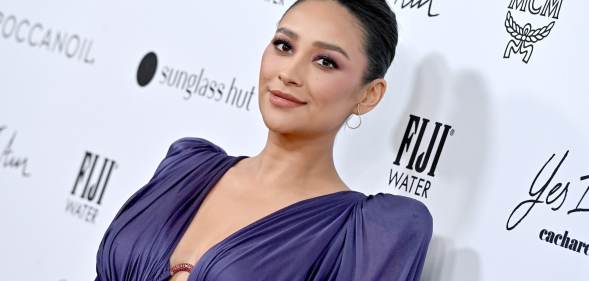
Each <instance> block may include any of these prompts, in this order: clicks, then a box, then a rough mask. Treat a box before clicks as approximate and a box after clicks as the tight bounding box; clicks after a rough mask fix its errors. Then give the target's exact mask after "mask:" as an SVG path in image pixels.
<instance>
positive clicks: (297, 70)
mask: <svg viewBox="0 0 589 281" xmlns="http://www.w3.org/2000/svg"><path fill="white" fill-rule="evenodd" d="M302 67H303V65H302V59H300V58H299V59H297V58H294V57H293V58H291V59H290V61H289V63H288V64H287V65H285V67H284V68H283V69H282V70H281V71H280V72H279V73H278V79H279V80H280V81H282V83H284V84H286V85H289V84H290V85H294V86H301V85H302V84H303V82H302V79H301V77H302V76H301V70H302Z"/></svg>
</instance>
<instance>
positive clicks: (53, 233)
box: [0, 0, 589, 281]
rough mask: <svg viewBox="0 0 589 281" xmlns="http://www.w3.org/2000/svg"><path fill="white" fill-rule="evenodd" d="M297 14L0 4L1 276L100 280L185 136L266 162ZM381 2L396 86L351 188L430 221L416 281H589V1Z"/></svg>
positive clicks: (342, 142)
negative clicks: (389, 197) (284, 20)
mask: <svg viewBox="0 0 589 281" xmlns="http://www.w3.org/2000/svg"><path fill="white" fill-rule="evenodd" d="M291 3H292V1H290V0H285V1H272V0H250V1H245V0H238V1H235V0H234V1H210V0H209V1H205V0H196V1H167V2H163V1H122V2H121V1H118V2H115V1H109V2H105V1H83V2H80V1H64V0H57V1H51V2H41V1H31V0H21V1H14V0H13V1H3V2H2V3H1V4H0V65H1V67H0V82H1V83H0V106H1V109H0V222H1V223H2V232H1V234H0V263H1V264H3V266H2V268H3V273H2V276H3V277H2V280H54V281H57V280H63V281H65V280H67V281H77V280H93V278H94V276H95V259H96V251H97V247H98V244H99V242H100V239H101V238H102V235H103V234H104V231H105V229H106V227H107V226H108V224H109V222H110V221H111V220H112V218H113V216H114V215H115V213H116V211H117V210H118V209H119V208H120V206H121V205H122V204H123V202H124V201H125V200H126V199H127V198H128V197H129V196H130V195H131V194H132V193H133V192H134V191H136V190H137V189H138V188H140V187H141V186H142V185H144V184H145V183H146V182H147V180H148V179H149V178H150V177H151V175H152V174H153V172H154V171H155V167H156V166H157V164H158V163H159V161H161V159H162V158H163V156H164V155H165V153H166V151H167V149H168V147H169V145H170V144H171V143H172V142H173V141H174V140H176V139H179V138H181V137H185V136H195V137H204V138H207V139H209V140H211V141H213V142H214V143H216V144H218V145H219V146H221V147H223V148H224V149H225V150H226V151H227V152H228V153H229V154H230V155H253V154H256V153H257V152H258V151H259V150H260V149H261V148H262V146H263V144H264V142H265V138H266V132H267V128H266V127H265V126H264V123H263V122H262V119H261V116H260V112H259V109H258V101H257V90H258V89H257V86H258V71H259V64H260V59H261V55H262V51H263V49H264V48H265V46H266V45H267V44H268V43H269V41H270V39H271V37H272V34H273V32H274V28H275V25H276V22H277V20H278V19H279V17H280V16H281V15H282V13H283V12H284V11H285V10H286V8H287V7H288V5H290V4H291ZM389 3H390V4H391V6H392V7H393V8H394V10H395V12H396V13H397V16H398V21H399V33H400V41H399V45H398V49H397V56H396V58H395V61H394V63H393V65H392V67H391V69H390V71H389V73H388V75H387V80H388V82H389V89H388V91H387V93H386V96H385V98H384V99H383V101H382V103H381V104H380V105H379V106H378V108H376V109H375V110H374V111H372V112H370V113H369V114H366V115H363V120H362V126H361V127H360V128H359V129H356V130H350V129H347V128H345V129H342V131H341V132H340V134H339V135H338V138H337V140H336V146H335V150H336V151H335V157H336V159H335V160H336V165H337V168H338V171H339V172H340V174H341V175H342V176H343V177H344V180H345V181H346V182H347V183H348V184H349V185H350V186H351V187H352V188H354V189H355V190H358V191H362V192H364V193H366V194H373V193H377V192H388V193H394V194H399V195H403V196H410V197H413V198H416V199H419V200H421V201H422V202H424V203H425V204H426V205H427V206H428V207H429V208H430V211H431V212H432V215H433V217H434V237H433V239H432V243H431V245H430V251H429V253H428V258H427V262H426V266H425V269H424V273H423V276H422V277H423V278H422V280H443V281H447V280H457V281H495V280H587V278H588V277H587V270H588V269H589V262H588V261H589V257H588V256H587V252H586V251H589V250H586V249H587V248H589V246H585V245H586V244H589V224H588V222H589V210H588V209H589V194H587V196H585V194H586V191H587V189H588V188H589V179H587V178H586V176H587V175H589V162H588V160H587V159H589V157H588V156H589V150H588V145H589V143H588V140H589V123H587V120H588V114H587V109H589V98H588V94H589V91H588V86H587V78H586V76H587V65H589V60H588V57H589V56H588V54H587V50H589V40H588V39H587V38H586V36H585V35H584V34H586V33H587V32H586V30H585V28H587V26H588V25H587V23H588V20H587V17H586V15H585V13H586V11H588V10H589V4H587V2H586V1H564V0H562V1H561V0H535V1H534V0H500V1H443V0H429V1H428V0H413V1H409V0H398V1H390V2H389ZM527 24H530V28H531V29H532V30H530V31H528V29H527V26H526V25H527ZM506 25H507V27H506ZM518 26H519V27H518ZM534 30H535V31H534ZM510 32H512V33H513V36H512V34H510ZM518 33H519V35H518ZM526 40H527V41H528V42H525V43H521V42H522V41H526ZM518 46H521V49H518V48H519V47H518ZM530 46H531V47H530ZM508 47H513V49H511V50H510V48H508ZM506 49H507V51H508V52H507V55H508V56H509V57H507V58H506V56H507V55H506ZM532 49H533V50H532ZM519 50H522V51H525V50H528V52H530V51H531V53H528V55H526V54H524V53H519ZM150 78H151V79H150ZM221 85H222V86H221ZM207 88H208V89H207ZM410 116H413V117H410ZM426 120H427V121H426ZM426 122H427V123H426ZM436 123H437V126H438V127H439V131H438V134H437V135H436V137H434V129H435V127H436ZM422 128H424V129H423V135H422V137H421V138H419V134H420V132H421V129H422ZM406 132H407V133H408V134H406ZM443 133H445V137H444V136H442V135H443ZM442 139H444V142H443V145H441V143H442ZM419 140H421V141H419ZM430 143H431V144H432V146H431V148H432V152H431V155H430V157H429V159H428V160H429V161H422V160H423V159H422V158H423V156H425V154H426V153H425V152H427V150H428V146H429V145H430ZM400 148H402V149H403V150H402V153H401V155H399V150H400ZM413 151H415V152H416V154H415V156H416V157H415V159H413V160H414V161H411V158H412V157H411V156H412V153H413ZM421 153H424V154H423V156H422V157H419V156H420V154H421ZM553 155H554V156H553ZM551 156H553V157H552V158H551ZM397 158H399V162H396V160H397ZM435 158H437V160H434V159H435ZM561 160H562V161H561ZM410 162H414V163H413V165H409V167H408V164H409V163H410ZM434 162H435V163H436V165H435V168H432V166H434ZM93 163H94V165H93ZM559 163H561V164H560V165H559ZM543 166H545V167H544V168H543ZM430 171H432V173H431V174H429V172H430ZM432 174H433V176H432ZM587 193H589V192H587ZM518 206H519V207H518ZM565 233H566V236H567V238H568V240H566V238H564V237H563V235H565ZM565 240H566V244H565ZM581 243H582V244H581ZM569 248H570V249H569ZM577 250H578V251H577ZM31 265H32V266H34V269H31Z"/></svg>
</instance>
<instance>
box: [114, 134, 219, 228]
mask: <svg viewBox="0 0 589 281" xmlns="http://www.w3.org/2000/svg"><path fill="white" fill-rule="evenodd" d="M207 152H213V153H218V152H221V153H226V152H225V150H223V148H221V147H219V146H217V145H216V144H214V143H212V142H210V141H209V140H207V139H204V138H197V137H183V138H180V139H177V140H176V141H174V142H172V144H171V145H170V146H169V147H168V152H167V153H166V155H165V156H164V158H163V159H162V160H161V161H160V163H159V164H158V166H157V168H156V169H155V172H154V174H153V176H152V177H151V179H150V180H148V181H147V183H146V184H145V185H143V186H142V187H141V188H140V189H139V190H137V191H136V192H135V193H134V194H133V195H131V197H129V199H127V201H126V202H125V203H124V204H123V206H122V207H121V208H120V209H119V211H118V212H117V214H116V215H115V217H114V219H117V218H118V217H119V215H120V214H121V213H122V212H124V211H125V210H126V209H127V207H128V206H129V205H133V202H135V201H136V200H138V199H139V198H141V197H144V196H146V195H148V194H149V193H151V192H153V191H154V190H153V187H154V186H158V183H159V182H160V181H163V180H166V179H167V178H168V176H169V175H173V176H176V177H177V176H178V174H177V171H180V170H182V169H184V170H186V165H198V164H199V163H195V162H190V163H187V161H186V160H187V159H194V156H195V155H202V154H203V153H207ZM199 159H202V160H205V159H204V157H200V158H199Z"/></svg>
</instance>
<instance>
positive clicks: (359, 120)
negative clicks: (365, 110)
mask: <svg viewBox="0 0 589 281" xmlns="http://www.w3.org/2000/svg"><path fill="white" fill-rule="evenodd" d="M351 116H352V115H350V117H351ZM357 116H358V125H357V126H354V127H351V126H350V124H348V121H349V120H350V117H348V119H346V126H347V127H348V128H350V129H356V128H358V127H360V125H362V117H360V104H358V115H357Z"/></svg>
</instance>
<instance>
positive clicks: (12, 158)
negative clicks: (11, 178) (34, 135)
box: [0, 125, 31, 177]
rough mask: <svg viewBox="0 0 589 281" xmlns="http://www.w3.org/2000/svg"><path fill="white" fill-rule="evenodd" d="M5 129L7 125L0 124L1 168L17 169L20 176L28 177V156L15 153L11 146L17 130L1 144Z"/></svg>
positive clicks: (29, 174) (13, 143)
mask: <svg viewBox="0 0 589 281" xmlns="http://www.w3.org/2000/svg"><path fill="white" fill-rule="evenodd" d="M7 129H8V126H6V125H0V146H1V149H2V150H1V151H0V167H1V168H2V169H12V170H16V171H19V173H20V175H21V176H22V177H30V176H31V173H30V172H29V171H27V169H28V165H29V158H28V157H23V156H19V155H18V154H17V153H15V151H14V148H13V146H15V141H16V133H17V132H16V131H14V132H12V134H11V135H10V137H8V140H6V143H5V144H4V145H2V144H1V141H4V140H3V137H4V135H6V134H5V132H6V131H8V130H7Z"/></svg>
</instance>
